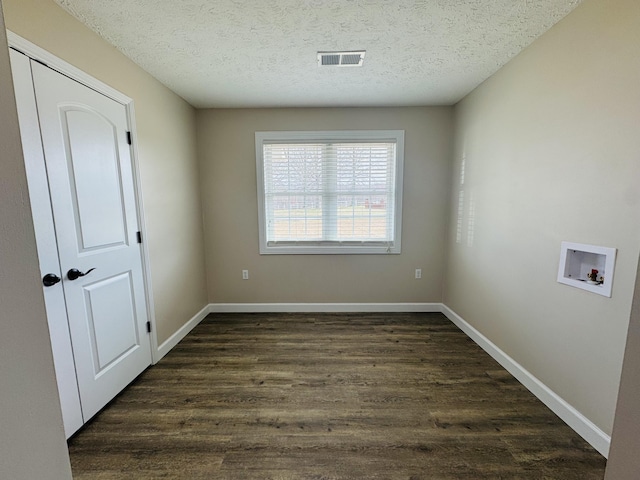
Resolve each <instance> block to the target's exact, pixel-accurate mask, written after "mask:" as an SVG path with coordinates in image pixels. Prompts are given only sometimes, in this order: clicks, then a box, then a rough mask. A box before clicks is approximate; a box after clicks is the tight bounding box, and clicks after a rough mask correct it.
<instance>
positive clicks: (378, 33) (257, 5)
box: [55, 0, 581, 107]
mask: <svg viewBox="0 0 640 480" xmlns="http://www.w3.org/2000/svg"><path fill="white" fill-rule="evenodd" d="M55 1H56V2H57V3H58V4H59V5H61V6H62V7H63V8H65V9H66V10H67V11H69V12H70V13H71V14H72V15H74V16H75V17H76V18H78V19H79V20H80V21H81V22H83V23H84V24H86V25H87V26H88V27H89V28H91V29H92V30H94V31H95V32H97V33H98V34H99V35H101V36H102V37H104V38H105V39H106V40H107V41H108V42H110V43H112V44H113V45H115V46H116V47H117V48H118V49H119V50H120V51H122V52H123V53H124V54H125V55H127V56H128V57H129V58H131V59H132V60H133V61H134V62H136V63H137V64H138V65H140V66H141V67H142V68H144V69H145V70H146V71H148V72H149V73H151V74H152V75H153V76H154V77H156V78H157V79H158V80H160V81H161V82H162V83H164V84H165V85H166V86H167V87H169V88H170V89H171V90H173V91H174V92H176V93H177V94H178V95H180V96H182V97H183V98H185V99H186V100H187V101H188V102H190V103H191V104H192V105H194V106H196V107H285V106H286V107H291V106H293V107H296V106H404V105H450V104H454V103H456V102H457V101H458V100H460V99H461V98H462V97H464V96H465V95H466V94H467V93H469V92H470V91H471V90H473V89H474V88H475V87H476V86H477V85H479V84H480V83H482V82H483V81H484V80H485V79H486V78H488V77H489V76H491V75H492V74H493V73H494V72H495V71H496V70H498V69H499V68H500V67H501V66H503V65H504V64H505V63H507V62H508V61H509V60H510V59H511V58H512V57H514V56H515V55H517V54H518V53H519V52H520V51H521V50H522V49H523V48H525V47H526V46H528V45H529V44H530V43H531V42H533V40H535V39H536V38H537V37H538V36H540V35H541V34H542V33H544V32H545V31H546V30H548V29H549V28H550V27H551V26H552V25H554V24H555V23H556V22H557V21H558V20H560V19H561V18H562V17H564V16H565V15H566V14H567V13H569V12H570V11H571V10H572V9H573V8H574V7H576V6H577V5H578V4H579V3H580V1H581V0H413V1H409V0H108V1H105V0H103V1H100V0H55ZM326 50H366V52H367V53H366V57H365V60H364V66H363V67H360V68H340V67H333V68H318V65H317V59H316V52H317V51H326Z"/></svg>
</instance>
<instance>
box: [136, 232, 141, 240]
mask: <svg viewBox="0 0 640 480" xmlns="http://www.w3.org/2000/svg"><path fill="white" fill-rule="evenodd" d="M136 238H137V239H138V243H142V232H136Z"/></svg>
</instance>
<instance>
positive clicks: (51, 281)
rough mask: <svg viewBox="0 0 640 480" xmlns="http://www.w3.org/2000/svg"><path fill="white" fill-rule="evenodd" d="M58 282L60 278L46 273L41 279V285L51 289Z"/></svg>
mask: <svg viewBox="0 0 640 480" xmlns="http://www.w3.org/2000/svg"><path fill="white" fill-rule="evenodd" d="M59 281H60V277H59V276H58V275H56V274H55V273H47V274H46V275H45V276H44V277H42V284H43V285H44V286H45V287H53V286H54V285H55V284H56V283H58V282H59Z"/></svg>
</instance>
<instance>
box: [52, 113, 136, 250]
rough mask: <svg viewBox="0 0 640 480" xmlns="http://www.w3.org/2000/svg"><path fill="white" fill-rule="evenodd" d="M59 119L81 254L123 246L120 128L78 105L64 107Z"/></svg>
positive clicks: (123, 207) (124, 230)
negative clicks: (118, 144)
mask: <svg viewBox="0 0 640 480" xmlns="http://www.w3.org/2000/svg"><path fill="white" fill-rule="evenodd" d="M60 117H61V118H62V122H61V124H62V125H61V126H62V135H63V137H66V140H67V145H66V153H67V163H68V169H69V174H70V182H71V187H72V201H73V205H74V209H75V213H76V222H77V223H76V231H77V232H78V233H79V234H80V238H79V239H78V246H79V247H80V251H81V252H86V251H87V250H91V249H96V248H101V247H107V246H114V245H122V244H124V243H125V240H126V238H125V232H126V228H125V223H124V215H123V212H124V210H125V203H124V199H123V198H122V185H121V182H120V158H119V156H118V149H117V148H115V147H116V146H117V127H116V125H113V124H112V123H111V122H109V120H108V119H106V118H104V117H103V116H101V115H100V114H99V113H98V112H94V111H92V110H85V109H80V108H78V107H76V106H61V107H60ZM87 138H91V142H87V141H86V140H85V139H87Z"/></svg>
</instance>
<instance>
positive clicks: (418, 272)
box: [416, 268, 422, 278]
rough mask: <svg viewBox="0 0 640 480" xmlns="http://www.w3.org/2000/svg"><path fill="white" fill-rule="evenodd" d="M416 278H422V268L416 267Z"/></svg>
mask: <svg viewBox="0 0 640 480" xmlns="http://www.w3.org/2000/svg"><path fill="white" fill-rule="evenodd" d="M416 278H422V269H421V268H416Z"/></svg>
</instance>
